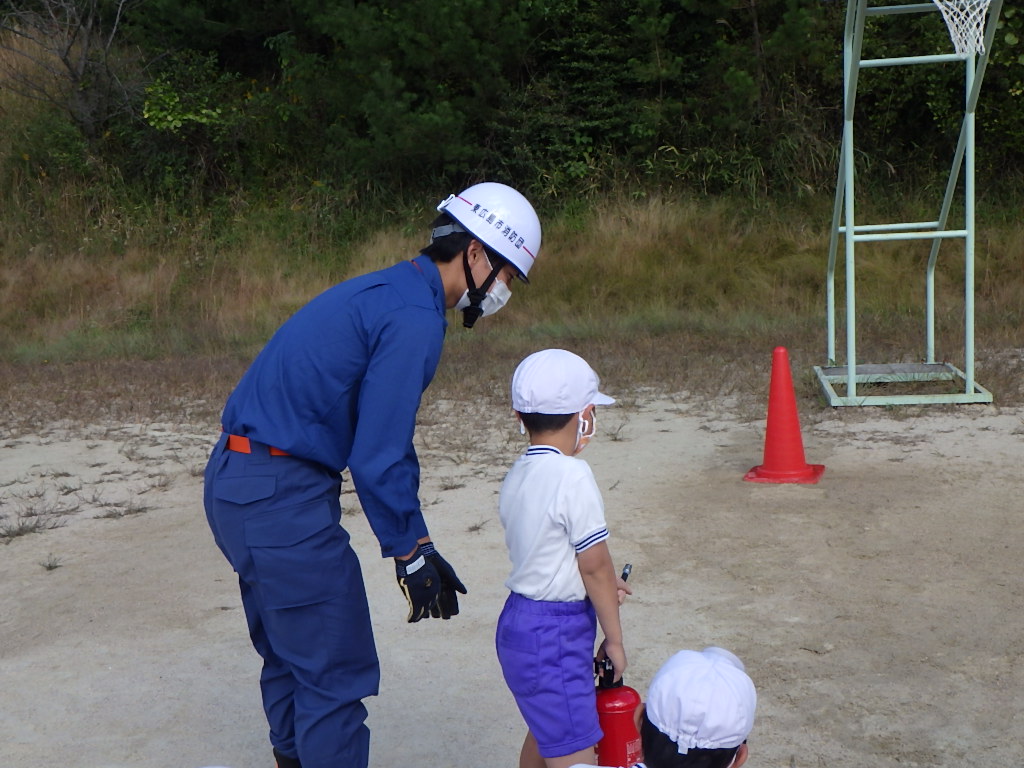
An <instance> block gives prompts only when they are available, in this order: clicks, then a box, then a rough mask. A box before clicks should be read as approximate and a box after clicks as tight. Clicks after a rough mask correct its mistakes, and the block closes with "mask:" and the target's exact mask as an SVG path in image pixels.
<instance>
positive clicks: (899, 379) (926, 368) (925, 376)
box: [814, 363, 992, 406]
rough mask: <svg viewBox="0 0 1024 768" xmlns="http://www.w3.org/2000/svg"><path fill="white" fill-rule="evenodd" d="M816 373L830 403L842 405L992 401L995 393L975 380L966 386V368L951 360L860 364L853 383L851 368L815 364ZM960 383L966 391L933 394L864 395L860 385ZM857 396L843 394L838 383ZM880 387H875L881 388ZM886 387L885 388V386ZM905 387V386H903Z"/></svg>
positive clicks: (856, 367) (855, 370) (875, 389)
mask: <svg viewBox="0 0 1024 768" xmlns="http://www.w3.org/2000/svg"><path fill="white" fill-rule="evenodd" d="M814 372H815V374H816V375H817V377H818V381H819V382H820V383H821V387H822V389H823V390H824V392H825V396H826V397H827V398H828V404H829V405H831V406H842V405H924V404H928V403H991V402H992V393H991V392H989V391H988V390H987V389H985V388H984V387H982V386H980V385H979V384H977V383H975V384H974V386H973V387H971V388H968V387H967V378H966V376H965V375H964V373H963V371H961V370H960V369H959V368H957V367H956V366H954V365H951V364H949V363H882V364H872V365H858V366H855V367H854V370H853V386H852V387H851V386H850V367H849V366H846V365H842V366H819V365H816V366H814ZM936 381H938V382H945V381H949V382H960V383H961V384H962V385H963V387H964V391H963V392H948V393H932V392H910V393H907V392H903V393H901V394H861V393H858V392H857V385H858V384H881V385H885V384H923V383H926V382H936ZM836 385H839V386H841V387H843V389H845V390H846V391H849V390H850V389H852V390H853V391H854V393H855V394H854V395H853V396H850V395H840V394H839V393H838V392H836V389H835V386H836ZM878 389H879V388H878V387H872V390H873V391H878ZM883 389H884V387H883ZM900 389H903V390H905V389H906V387H900Z"/></svg>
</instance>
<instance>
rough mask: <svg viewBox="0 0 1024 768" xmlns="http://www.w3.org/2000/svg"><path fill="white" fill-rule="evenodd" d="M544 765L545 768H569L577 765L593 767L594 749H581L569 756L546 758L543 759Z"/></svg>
mask: <svg viewBox="0 0 1024 768" xmlns="http://www.w3.org/2000/svg"><path fill="white" fill-rule="evenodd" d="M544 763H545V764H546V766H547V768H569V766H571V765H576V764H577V763H582V764H583V765H593V764H594V748H593V747H589V748H588V749H581V750H580V751H579V752H573V753H572V754H571V755H563V756H562V757H547V758H544Z"/></svg>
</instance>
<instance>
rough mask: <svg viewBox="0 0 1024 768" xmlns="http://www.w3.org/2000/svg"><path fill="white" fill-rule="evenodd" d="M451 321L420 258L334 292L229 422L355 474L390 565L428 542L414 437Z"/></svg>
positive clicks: (283, 338) (288, 338)
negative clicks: (422, 541) (419, 541)
mask: <svg viewBox="0 0 1024 768" xmlns="http://www.w3.org/2000/svg"><path fill="white" fill-rule="evenodd" d="M444 312H445V297H444V286H443V285H442V283H441V275H440V273H439V272H438V270H437V267H436V266H435V265H434V263H433V262H432V261H430V259H429V258H428V257H426V256H423V255H420V256H418V257H416V258H415V259H413V260H412V261H405V262H402V263H400V264H396V265H395V266H393V267H389V268H388V269H383V270H380V271H379V272H373V273H370V274H368V275H362V276H360V277H356V278H353V279H351V280H346V281H345V282H343V283H340V284H338V285H335V286H334V287H333V288H329V289H328V290H327V291H325V292H324V293H322V294H320V295H319V296H318V297H316V298H315V299H313V300H312V301H310V302H309V303H308V304H307V305H306V306H304V307H303V308H302V309H300V310H299V311H298V312H296V313H295V314H294V315H293V316H292V317H291V318H290V319H289V320H288V321H286V322H285V324H284V325H282V326H281V328H280V329H278V331H277V333H275V334H274V336H273V337H272V338H271V339H270V341H269V342H268V343H267V345H266V347H264V348H263V350H262V351H261V352H260V354H259V355H258V356H257V357H256V359H255V360H254V361H253V363H252V366H251V367H250V368H249V370H248V371H246V373H245V375H244V376H243V377H242V379H241V381H240V382H239V383H238V386H237V387H236V388H235V391H234V392H232V394H231V396H230V397H229V398H228V401H227V405H226V406H225V408H224V413H223V416H222V426H223V427H224V430H225V431H226V432H229V433H231V434H236V435H244V436H246V437H249V438H250V439H253V440H256V441H258V442H261V443H266V444H267V445H272V446H274V447H275V448H280V449H281V450H283V451H286V452H288V453H289V454H290V455H292V456H295V457H298V458H301V459H306V460H309V461H314V462H317V463H319V464H322V465H324V466H326V467H328V468H329V469H331V470H334V471H337V472H340V471H341V470H343V469H344V468H345V467H348V468H349V471H350V472H351V473H352V480H353V482H354V483H355V487H356V492H357V493H358V495H359V501H360V503H361V504H362V506H363V510H364V512H365V513H366V517H367V519H368V521H369V523H370V527H371V528H372V529H373V532H374V534H375V535H376V536H377V539H378V541H379V542H380V545H381V554H382V555H383V556H385V557H393V556H396V555H405V554H408V553H409V552H411V551H412V550H413V548H414V547H415V546H416V540H417V539H419V538H421V537H423V536H426V535H427V527H426V523H425V522H424V520H423V515H422V513H421V511H420V504H419V462H418V460H417V458H416V451H415V449H414V448H413V431H414V429H415V426H416V412H417V410H418V408H419V405H420V399H421V397H422V395H423V391H424V390H425V389H426V388H427V386H428V385H429V384H430V381H431V379H433V377H434V372H435V370H436V369H437V363H438V360H439V359H440V356H441V348H442V343H443V341H444V335H445V330H446V328H447V325H448V324H447V321H446V320H445V316H444Z"/></svg>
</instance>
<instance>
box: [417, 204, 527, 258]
mask: <svg viewBox="0 0 1024 768" xmlns="http://www.w3.org/2000/svg"><path fill="white" fill-rule="evenodd" d="M449 224H455V225H456V226H459V227H461V226H462V225H461V224H459V222H457V221H456V220H455V219H453V218H452V217H451V216H449V215H448V214H447V213H442V214H441V215H440V216H438V217H437V218H436V219H434V220H433V222H431V224H430V228H431V230H434V229H437V228H438V227H445V226H448V225H449ZM473 240H476V241H477V242H478V243H480V245H482V246H483V247H484V252H485V253H486V254H487V258H488V259H490V260H491V265H492V266H494V267H498V266H503V265H505V264H507V263H509V262H508V259H506V258H505V257H504V256H502V255H501V254H500V253H498V252H497V251H496V250H494V249H493V248H491V246H489V245H487V243H485V242H483V241H482V240H480V239H479V238H477V237H474V236H473V235H472V234H470V233H469V232H452V233H451V234H450V235H445V236H444V237H439V238H437V239H436V240H434V241H433V242H432V243H431V244H430V245H428V246H427V247H426V248H424V249H423V250H422V253H424V254H425V255H426V256H428V257H430V260H431V261H432V262H434V263H435V264H447V263H448V262H449V261H451V260H452V259H454V258H455V257H456V256H458V255H459V254H460V253H462V252H463V251H465V250H466V249H467V248H469V244H470V243H471V242H473ZM518 271H519V270H518V268H517V269H516V272H517V273H518Z"/></svg>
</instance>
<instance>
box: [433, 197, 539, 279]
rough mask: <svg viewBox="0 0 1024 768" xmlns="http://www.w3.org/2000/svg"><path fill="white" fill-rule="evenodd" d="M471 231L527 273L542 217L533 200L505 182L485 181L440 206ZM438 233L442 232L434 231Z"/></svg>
mask: <svg viewBox="0 0 1024 768" xmlns="http://www.w3.org/2000/svg"><path fill="white" fill-rule="evenodd" d="M437 210H439V211H442V212H443V213H447V214H448V215H449V216H451V217H452V218H453V219H455V221H457V222H459V224H461V225H462V226H463V227H465V229H466V231H467V232H469V234H471V235H473V237H475V238H476V239H477V240H479V241H480V242H482V243H483V244H484V245H486V246H487V247H488V248H491V249H493V250H494V251H495V252H496V253H497V254H498V255H499V256H501V257H502V258H503V259H505V260H506V261H507V262H509V263H510V264H511V265H512V266H513V267H515V268H516V269H517V270H518V271H519V277H520V278H522V279H523V280H526V275H527V273H528V272H529V271H530V267H532V266H533V262H534V261H535V260H536V259H537V254H538V253H539V252H540V219H538V218H537V213H536V211H534V210H533V206H532V205H530V201H529V200H527V199H526V198H525V197H523V196H522V195H521V194H519V193H518V192H516V190H514V189H512V187H509V186H506V185H505V184H498V183H497V182H493V181H485V182H483V183H481V184H474V185H473V186H472V187H469V188H468V189H466V190H464V191H462V192H460V193H459V194H457V195H449V196H448V197H447V198H446V199H444V200H442V201H441V203H440V204H439V205H438V206H437ZM435 236H438V237H439V236H440V233H439V232H436V231H435Z"/></svg>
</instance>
